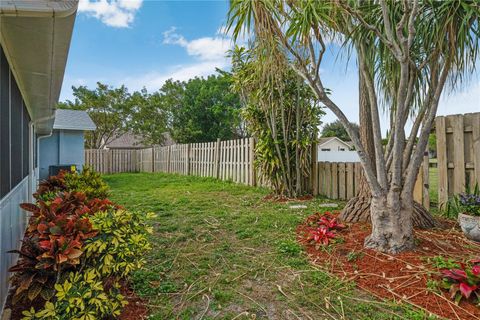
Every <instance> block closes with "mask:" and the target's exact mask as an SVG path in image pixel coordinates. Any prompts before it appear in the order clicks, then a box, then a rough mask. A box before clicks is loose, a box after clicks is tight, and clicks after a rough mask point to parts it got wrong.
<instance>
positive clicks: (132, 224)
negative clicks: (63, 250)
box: [85, 210, 154, 277]
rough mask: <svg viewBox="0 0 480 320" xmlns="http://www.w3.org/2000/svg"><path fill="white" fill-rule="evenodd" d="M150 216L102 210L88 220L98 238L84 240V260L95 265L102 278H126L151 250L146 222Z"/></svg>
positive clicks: (151, 215)
mask: <svg viewBox="0 0 480 320" xmlns="http://www.w3.org/2000/svg"><path fill="white" fill-rule="evenodd" d="M153 217H154V215H153V214H151V213H150V214H147V215H145V214H143V213H140V212H136V211H127V210H105V211H101V212H98V213H96V214H95V215H93V216H91V217H90V221H91V222H92V224H93V228H94V229H95V230H97V231H98V236H96V237H94V238H91V239H89V240H88V241H86V245H85V250H86V257H87V259H88V260H90V261H94V262H95V268H96V269H97V270H98V271H99V272H100V273H101V274H102V275H103V276H110V275H115V276H119V277H126V276H127V275H128V274H129V273H130V272H131V271H132V270H135V269H139V268H141V267H142V265H143V264H144V262H145V260H144V258H143V257H144V255H145V253H146V252H148V251H149V250H150V249H151V246H150V243H149V242H148V238H147V237H148V234H149V233H151V232H152V228H151V227H150V226H149V225H148V224H147V220H148V219H151V218H153Z"/></svg>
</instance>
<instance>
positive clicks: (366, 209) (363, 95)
mask: <svg viewBox="0 0 480 320" xmlns="http://www.w3.org/2000/svg"><path fill="white" fill-rule="evenodd" d="M358 78H359V83H358V89H359V91H358V92H359V106H360V108H359V111H360V114H359V118H360V126H359V127H360V140H361V142H362V144H363V145H364V147H365V152H366V153H367V155H368V157H369V158H370V161H372V163H374V162H375V147H374V145H373V127H372V116H371V112H370V104H369V103H368V96H367V92H366V89H365V84H364V80H363V75H362V73H361V72H359V76H358ZM371 198H372V196H371V194H370V188H369V186H368V183H367V179H366V178H365V176H363V175H362V176H361V177H360V181H359V191H358V193H357V195H356V196H355V197H353V198H352V199H350V200H349V201H348V203H347V205H346V206H345V208H344V209H343V210H342V212H341V213H340V216H339V218H340V219H341V220H343V221H345V222H370V202H371ZM413 222H414V226H415V227H419V228H425V229H427V228H433V227H434V226H435V221H434V219H433V217H432V215H431V214H430V213H429V212H428V211H427V210H426V209H425V208H424V207H423V206H422V205H421V204H419V203H417V202H415V203H414V211H413Z"/></svg>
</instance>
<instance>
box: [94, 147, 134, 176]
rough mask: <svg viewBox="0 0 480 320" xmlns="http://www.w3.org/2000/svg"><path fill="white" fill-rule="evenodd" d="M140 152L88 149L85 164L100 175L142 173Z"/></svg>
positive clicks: (132, 150)
mask: <svg viewBox="0 0 480 320" xmlns="http://www.w3.org/2000/svg"><path fill="white" fill-rule="evenodd" d="M139 151H140V150H135V149H127V150H113V149H111V150H103V149H86V150H85V164H86V165H88V166H90V167H92V168H93V169H94V170H95V171H97V172H100V173H120V172H137V171H140V166H139V165H140V164H139V162H138V155H139Z"/></svg>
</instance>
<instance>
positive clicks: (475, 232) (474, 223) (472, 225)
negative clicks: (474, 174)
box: [448, 184, 480, 242]
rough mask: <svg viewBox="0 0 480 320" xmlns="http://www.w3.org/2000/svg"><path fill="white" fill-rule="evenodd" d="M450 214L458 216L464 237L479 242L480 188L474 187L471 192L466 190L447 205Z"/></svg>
mask: <svg viewBox="0 0 480 320" xmlns="http://www.w3.org/2000/svg"><path fill="white" fill-rule="evenodd" d="M448 210H449V211H450V212H452V211H453V212H455V213H457V214H458V223H459V224H460V228H462V231H463V233H464V234H465V236H466V237H467V238H468V239H470V240H474V241H478V242H480V188H479V186H478V184H476V185H475V188H474V189H473V192H472V191H471V190H470V189H469V188H467V189H466V190H465V192H464V193H461V194H459V195H458V196H456V197H454V198H453V199H452V200H451V202H450V203H449V209H448Z"/></svg>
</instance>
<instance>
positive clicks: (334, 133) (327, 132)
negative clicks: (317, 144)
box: [322, 120, 358, 141]
mask: <svg viewBox="0 0 480 320" xmlns="http://www.w3.org/2000/svg"><path fill="white" fill-rule="evenodd" d="M353 125H354V126H356V127H357V130H358V125H357V124H356V123H353ZM322 137H323V138H328V137H337V138H339V139H342V140H343V141H351V139H350V136H349V135H348V132H347V130H346V129H345V127H344V126H343V124H342V123H341V122H340V121H339V120H335V121H333V122H330V123H327V124H326V125H325V126H324V127H323V129H322Z"/></svg>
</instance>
